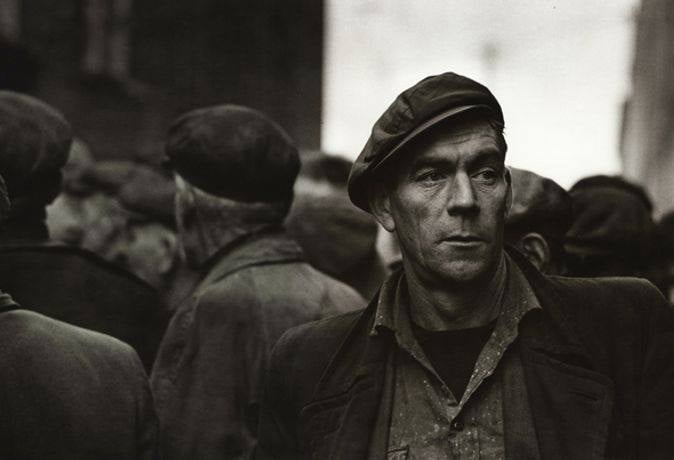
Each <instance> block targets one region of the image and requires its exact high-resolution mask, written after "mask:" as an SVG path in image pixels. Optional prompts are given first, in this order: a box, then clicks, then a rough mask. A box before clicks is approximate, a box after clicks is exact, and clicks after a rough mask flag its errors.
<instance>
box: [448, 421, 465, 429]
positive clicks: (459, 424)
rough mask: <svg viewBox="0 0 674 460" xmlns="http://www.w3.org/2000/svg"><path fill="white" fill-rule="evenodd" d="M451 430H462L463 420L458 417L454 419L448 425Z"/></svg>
mask: <svg viewBox="0 0 674 460" xmlns="http://www.w3.org/2000/svg"><path fill="white" fill-rule="evenodd" d="M450 428H451V429H452V431H461V430H463V422H462V421H461V420H459V419H455V420H454V421H453V422H452V424H451V425H450Z"/></svg>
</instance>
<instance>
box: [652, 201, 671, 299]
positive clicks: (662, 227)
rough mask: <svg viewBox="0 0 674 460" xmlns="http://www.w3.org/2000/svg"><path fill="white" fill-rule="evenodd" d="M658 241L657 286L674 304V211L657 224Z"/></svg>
mask: <svg viewBox="0 0 674 460" xmlns="http://www.w3.org/2000/svg"><path fill="white" fill-rule="evenodd" d="M656 239H657V244H656V248H657V250H658V257H657V261H658V271H659V276H658V277H657V278H658V279H657V281H658V282H657V283H656V285H658V286H659V287H660V290H661V291H662V293H663V294H664V295H665V297H667V299H668V300H669V302H670V303H672V304H674V211H669V212H668V213H666V214H665V215H664V216H662V218H661V219H660V221H659V222H658V223H657V226H656Z"/></svg>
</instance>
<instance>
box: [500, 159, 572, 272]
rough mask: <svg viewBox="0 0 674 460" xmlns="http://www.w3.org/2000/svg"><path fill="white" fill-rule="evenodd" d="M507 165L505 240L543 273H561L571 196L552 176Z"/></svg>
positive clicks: (563, 269)
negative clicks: (509, 197) (509, 182)
mask: <svg viewBox="0 0 674 460" xmlns="http://www.w3.org/2000/svg"><path fill="white" fill-rule="evenodd" d="M509 169H510V175H511V177H512V190H513V199H512V205H511V207H510V211H509V212H508V216H507V217H506V225H505V239H506V243H508V244H510V245H512V246H514V247H516V248H517V249H518V250H519V251H520V252H521V253H522V254H523V255H524V256H525V257H526V258H527V259H528V260H529V262H531V263H532V264H533V265H534V266H535V267H536V268H538V269H539V270H540V271H542V272H543V273H548V274H551V275H561V274H564V273H565V271H566V255H565V252H564V235H565V234H566V232H567V230H568V229H569V227H570V226H571V222H572V206H571V197H570V196H569V194H568V192H567V191H566V190H564V189H563V188H562V187H561V186H560V185H559V184H557V183H556V182H555V181H553V180H552V179H548V178H547V177H542V176H539V175H538V174H535V173H533V172H531V171H527V170H525V169H518V168H513V167H510V168H509Z"/></svg>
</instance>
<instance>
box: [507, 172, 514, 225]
mask: <svg viewBox="0 0 674 460" xmlns="http://www.w3.org/2000/svg"><path fill="white" fill-rule="evenodd" d="M505 180H506V186H507V187H508V190H507V192H506V204H505V215H506V216H507V215H508V213H509V212H510V207H511V206H512V205H513V184H512V183H513V180H512V176H511V175H510V169H509V168H508V167H507V166H506V168H505Z"/></svg>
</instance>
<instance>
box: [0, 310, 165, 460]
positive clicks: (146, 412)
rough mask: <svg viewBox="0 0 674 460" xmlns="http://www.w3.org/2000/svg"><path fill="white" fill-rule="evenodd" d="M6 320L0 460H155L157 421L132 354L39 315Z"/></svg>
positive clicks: (5, 315)
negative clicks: (1, 459) (0, 459)
mask: <svg viewBox="0 0 674 460" xmlns="http://www.w3.org/2000/svg"><path fill="white" fill-rule="evenodd" d="M4 310H10V311H3V312H2V313H0V368H1V369H2V378H1V379H0V458H3V459H28V460H30V459H35V460H38V459H91V460H100V459H111V460H112V459H153V458H157V447H158V445H157V430H158V426H157V425H158V424H157V418H156V415H155V412H154V407H153V404H152V395H151V393H150V387H149V384H148V381H147V377H146V374H145V371H144V369H143V366H142V364H141V362H140V360H139V359H138V356H137V355H136V353H135V352H134V351H133V349H132V348H131V347H129V346H128V345H126V344H123V343H122V342H119V341H118V340H116V339H113V338H112V337H108V336H105V335H103V334H98V333H95V332H92V331H87V330H85V329H80V328H77V327H74V326H71V325H69V324H65V323H62V322H60V321H56V320H53V319H50V318H47V317H45V316H42V315H40V314H38V313H34V312H30V311H27V310H21V309H8V308H5V309H4Z"/></svg>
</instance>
